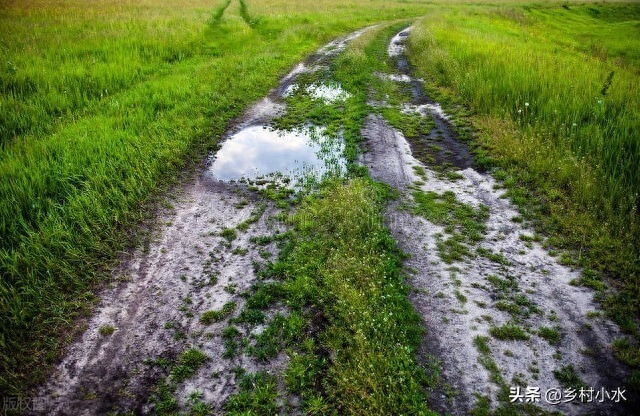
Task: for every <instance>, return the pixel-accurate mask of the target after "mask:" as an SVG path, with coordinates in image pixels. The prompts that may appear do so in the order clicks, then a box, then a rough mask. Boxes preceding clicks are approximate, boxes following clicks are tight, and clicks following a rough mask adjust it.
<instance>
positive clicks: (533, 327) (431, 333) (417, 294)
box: [31, 30, 638, 415]
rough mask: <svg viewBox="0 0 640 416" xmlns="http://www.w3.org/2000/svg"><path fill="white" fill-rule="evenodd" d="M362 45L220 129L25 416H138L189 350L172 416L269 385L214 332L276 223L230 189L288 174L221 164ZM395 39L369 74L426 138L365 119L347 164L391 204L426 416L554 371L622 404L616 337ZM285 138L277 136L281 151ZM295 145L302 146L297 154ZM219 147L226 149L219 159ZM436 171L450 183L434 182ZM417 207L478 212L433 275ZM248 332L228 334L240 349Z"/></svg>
mask: <svg viewBox="0 0 640 416" xmlns="http://www.w3.org/2000/svg"><path fill="white" fill-rule="evenodd" d="M362 33H363V31H358V32H355V33H353V34H352V35H350V36H348V37H346V38H344V39H340V40H337V41H334V42H331V43H330V44H328V45H327V46H325V47H324V48H322V49H320V50H319V51H318V52H317V53H316V54H314V55H312V56H311V57H310V58H308V59H307V60H306V61H305V62H303V63H301V64H299V65H298V66H296V67H295V68H294V69H293V70H292V71H291V72H290V73H289V74H288V75H287V76H285V77H284V78H283V80H282V82H281V83H280V84H279V85H278V86H277V87H276V88H274V90H273V91H272V92H271V93H270V94H269V95H268V96H267V97H265V98H264V99H263V100H261V101H259V102H257V103H256V104H255V105H253V106H252V107H251V108H249V109H248V110H247V111H246V113H245V115H244V116H243V117H242V119H240V120H237V122H236V123H235V124H234V125H233V126H232V127H231V128H229V130H228V131H227V132H226V133H225V135H224V139H226V140H227V142H223V143H222V146H221V149H220V151H219V153H217V154H214V155H212V157H211V160H210V165H209V166H208V167H207V169H206V170H205V171H204V172H201V173H199V174H197V175H196V176H195V177H194V178H193V179H192V180H190V181H189V182H187V183H185V184H183V185H181V186H180V187H178V188H177V189H176V190H175V195H174V196H173V197H172V200H171V205H172V207H171V209H169V210H168V211H167V212H163V213H161V214H159V215H158V220H157V221H158V224H157V227H156V229H155V230H154V238H153V239H152V240H150V241H149V242H148V243H147V244H146V245H145V246H144V247H140V248H139V249H137V250H136V251H135V252H134V253H131V254H130V255H129V256H128V257H127V258H126V260H125V261H123V264H122V266H121V267H120V268H119V269H118V270H116V271H115V272H114V283H113V284H112V285H111V286H110V287H108V288H106V289H105V290H104V291H103V292H102V293H100V299H101V300H100V303H99V305H98V307H97V308H96V310H95V314H94V315H93V316H92V317H91V318H90V319H89V320H88V321H87V323H86V331H85V332H84V334H83V335H82V336H81V337H80V339H78V340H77V341H76V342H75V343H74V344H73V345H71V346H70V347H69V349H68V351H67V353H66V355H65V357H64V358H63V359H62V361H61V362H60V364H59V365H58V366H57V368H56V369H55V372H54V374H53V375H52V377H51V379H50V380H49V381H48V382H47V383H45V384H44V385H43V386H41V388H40V389H39V390H38V393H37V396H36V399H37V400H38V403H39V404H42V406H39V407H42V408H41V409H40V410H37V411H33V412H32V413H31V414H37V415H106V414H109V413H111V412H130V413H133V414H153V413H154V402H153V400H152V397H153V395H154V389H157V387H158V386H159V383H161V382H162V381H163V380H166V379H167V377H168V372H169V370H168V369H167V366H166V365H163V364H162V363H166V362H176V360H178V357H179V356H180V354H181V353H182V352H183V351H185V350H187V349H189V348H196V349H198V350H200V351H201V352H203V353H204V354H205V355H206V357H207V359H206V361H205V362H204V364H203V365H202V366H201V367H199V368H198V369H197V371H196V372H195V374H194V375H193V377H191V378H189V379H188V380H186V381H184V382H181V383H178V384H177V386H176V390H175V392H174V395H175V397H176V399H177V401H178V408H179V409H180V410H181V411H187V409H188V397H189V396H190V395H192V394H193V393H194V392H198V394H201V396H202V401H203V402H205V403H208V404H210V405H211V406H212V409H213V413H214V414H221V413H223V412H224V403H225V402H226V401H227V400H228V398H229V397H230V395H232V394H234V393H235V392H237V376H238V371H237V369H238V368H243V369H245V370H246V371H248V372H255V371H267V372H270V373H281V372H282V370H283V369H284V368H285V367H286V365H287V358H286V355H285V354H280V355H279V356H278V357H276V358H275V359H274V360H272V361H269V362H263V361H258V360H256V359H255V358H252V357H249V356H248V355H246V354H238V355H235V356H233V357H229V358H223V356H224V355H225V349H226V346H225V343H224V339H223V337H222V332H223V329H224V328H225V326H226V325H227V324H228V323H229V320H230V319H232V318H233V317H234V316H237V314H238V313H239V311H240V310H242V307H243V306H244V304H245V301H246V300H245V297H243V296H242V293H243V292H245V291H246V290H248V289H249V288H250V287H251V286H252V285H253V284H254V283H256V282H257V281H258V280H259V276H258V270H259V269H260V264H261V263H263V262H264V261H265V258H269V257H270V256H274V255H275V254H276V252H277V251H278V247H277V243H276V242H271V243H268V244H266V245H258V244H256V239H259V238H260V237H264V236H273V235H276V234H279V233H283V232H286V231H287V226H286V224H283V223H281V222H280V221H278V220H277V218H279V214H280V212H281V211H280V209H279V208H277V206H276V204H275V203H274V202H272V201H270V200H266V199H264V198H263V197H261V196H260V193H258V192H254V191H250V190H249V189H248V188H247V187H246V186H244V185H242V184H238V183H237V182H238V180H239V179H241V178H249V179H252V180H255V179H260V178H262V177H266V176H268V175H269V172H266V171H267V170H272V171H273V172H276V174H277V173H278V172H283V171H286V170H287V169H288V167H287V166H292V165H287V166H284V167H283V166H280V165H278V166H276V167H275V168H272V167H269V168H264V169H262V170H261V169H258V171H257V173H256V172H254V170H256V165H257V164H258V163H257V162H255V161H254V162H252V163H251V164H249V165H248V166H245V167H242V168H241V169H239V168H238V167H239V166H240V164H235V163H234V160H236V159H237V158H238V157H239V156H238V155H239V154H244V155H246V154H247V153H248V152H249V151H250V150H248V149H251V148H252V146H256V144H255V143H253V144H251V143H249V144H247V143H245V145H246V146H248V147H245V148H242V149H241V150H238V149H236V150H235V153H234V151H233V145H234V143H235V144H237V143H238V142H237V141H236V142H234V139H236V140H237V139H238V137H242V135H243V134H245V135H246V134H247V132H249V133H255V134H256V137H262V135H261V134H260V132H261V131H262V130H264V129H265V127H267V126H268V125H269V123H270V121H271V120H273V119H274V118H275V117H277V116H278V115H279V114H282V112H283V111H285V110H286V100H285V98H286V96H287V94H290V93H291V91H292V90H293V89H295V88H297V87H296V82H297V79H298V77H299V76H300V75H301V74H304V73H308V72H315V71H322V70H325V69H326V68H327V67H328V65H329V64H330V62H331V60H332V59H334V58H335V57H336V56H337V55H338V54H340V53H341V52H342V51H343V50H344V49H345V47H346V45H347V44H348V42H349V41H351V40H353V39H355V38H357V37H358V36H360V35H361V34H362ZM409 35H410V31H409V30H403V31H401V32H400V33H399V34H397V35H396V36H395V37H394V38H393V39H392V41H391V43H390V45H389V49H388V53H389V56H390V59H392V60H393V62H395V63H396V64H397V72H395V73H392V74H378V75H379V76H381V77H385V78H388V79H389V80H392V81H393V82H397V83H399V84H400V85H401V86H402V85H404V86H405V87H406V88H408V92H409V94H406V95H407V96H408V97H409V99H408V100H407V102H406V103H404V105H403V106H402V107H401V108H399V110H400V111H402V112H404V113H407V114H411V113H417V114H419V115H420V116H421V117H425V118H429V119H430V120H432V121H433V123H434V124H435V128H433V129H432V131H431V133H429V134H423V135H422V136H420V137H418V138H415V139H411V140H407V139H406V138H405V137H404V135H403V134H402V133H401V132H400V131H398V130H396V129H395V128H393V127H392V126H390V125H389V123H387V122H386V121H385V120H384V119H383V118H382V117H381V116H380V115H378V114H370V115H369V116H367V118H366V121H365V126H364V128H363V130H362V136H363V137H364V138H365V139H366V143H365V146H364V147H365V149H364V151H363V153H362V155H361V158H360V162H361V163H362V164H363V165H365V166H367V167H368V169H369V171H370V174H371V176H372V177H373V178H374V179H376V180H379V181H382V182H385V183H387V184H389V185H391V186H392V187H394V188H396V189H397V190H398V191H400V194H401V198H400V199H399V200H398V201H396V202H394V203H392V204H391V205H390V206H389V207H388V208H387V210H386V212H385V215H386V219H387V224H388V226H389V228H390V230H391V232H392V234H393V236H394V238H395V239H396V240H397V242H398V244H399V246H400V248H401V249H402V250H403V251H404V252H405V253H407V254H408V258H407V259H406V261H405V266H406V270H407V274H408V283H409V284H410V286H411V295H410V300H411V302H412V303H413V305H414V307H415V309H416V310H417V312H418V313H419V314H420V315H421V316H422V318H423V322H424V327H425V331H426V332H425V335H424V338H423V343H422V346H421V348H420V351H419V360H421V362H422V364H424V365H425V366H429V365H430V364H429V363H431V362H432V360H433V359H434V358H435V359H436V360H437V361H438V362H439V363H440V367H441V374H440V381H439V384H438V387H437V388H435V389H434V391H432V392H431V395H430V398H429V405H430V406H431V407H432V408H434V410H437V411H438V412H440V413H442V414H449V415H467V414H469V413H470V412H471V411H472V409H474V408H475V407H476V406H477V405H478V403H479V397H486V398H487V399H488V400H489V401H490V403H491V406H492V407H493V408H496V407H498V406H500V405H504V398H503V399H501V400H502V401H501V400H500V399H499V396H500V395H501V393H504V391H505V389H507V390H508V389H509V387H513V388H516V387H519V388H522V389H526V387H527V386H529V387H536V388H539V389H540V392H541V394H543V395H544V393H545V392H546V391H550V390H551V389H556V388H561V387H562V385H561V382H560V381H559V380H558V378H557V377H556V376H555V375H554V372H558V371H559V370H563V369H565V370H566V369H567V368H569V367H571V368H572V369H573V370H574V371H575V373H576V374H577V375H578V376H579V377H580V379H581V380H582V382H584V385H585V386H587V387H592V388H594V389H601V388H602V389H608V391H611V390H612V389H615V388H617V387H620V388H623V389H624V388H625V386H624V385H622V380H624V379H625V376H626V375H627V369H626V368H625V367H623V366H622V365H621V364H620V363H619V362H617V361H616V360H615V359H614V358H613V354H612V351H611V346H610V345H611V341H612V340H613V339H614V338H615V337H617V336H620V333H619V331H618V329H617V327H616V326H615V325H614V324H612V323H611V322H609V321H608V320H607V319H606V318H605V317H604V314H603V313H601V312H599V308H598V305H597V304H595V303H594V301H593V292H592V291H590V290H589V289H586V288H582V287H577V286H573V285H571V284H570V282H571V281H572V279H576V278H578V277H579V274H580V271H579V270H574V269H570V268H568V267H566V266H562V265H560V264H559V263H558V261H557V259H556V258H554V257H552V256H551V255H550V254H549V253H548V252H547V251H545V250H544V249H543V248H542V246H541V244H540V242H539V241H537V240H536V238H535V235H534V232H533V230H530V229H528V228H525V227H523V226H522V224H521V223H520V222H518V221H516V220H515V219H516V218H517V217H518V212H517V210H516V208H515V207H514V206H512V205H511V204H510V202H509V201H508V200H507V199H505V198H504V191H503V190H502V189H501V188H500V185H499V184H498V183H496V181H495V180H494V179H493V178H492V177H491V176H490V175H489V174H487V173H483V172H478V171H477V170H474V169H473V160H472V157H471V155H470V153H469V149H468V146H467V144H466V143H464V142H461V141H460V140H459V137H458V136H457V135H456V133H455V129H454V128H453V126H452V120H451V119H450V117H449V116H448V115H447V114H446V113H445V112H444V111H443V109H442V107H441V106H440V105H439V104H438V103H437V102H434V101H433V100H430V99H429V97H428V96H427V95H426V94H425V93H424V89H423V86H422V81H421V80H419V79H416V78H415V77H413V75H412V71H411V67H410V65H409V62H408V60H407V58H406V54H405V50H404V47H405V45H404V43H405V41H406V38H407V36H409ZM307 92H308V93H309V94H317V96H316V97H315V98H317V99H321V100H325V102H326V103H328V104H329V103H331V102H332V101H333V100H339V99H341V97H343V96H344V92H343V91H340V90H339V89H337V88H333V87H331V86H328V87H322V86H317V87H314V88H313V89H312V91H307ZM371 104H372V106H374V107H375V106H376V105H379V104H375V103H371ZM243 132H244V133H243ZM298 139H300V138H295V137H290V138H289V139H288V140H287V143H289V144H291V143H296V140H298ZM259 140H262V138H260V139H259ZM307 144H308V143H306V142H304V140H302V142H301V145H305V146H306V145H307ZM225 145H227V146H229V147H230V148H231V151H229V154H225V152H227V150H224V149H225ZM264 146H265V147H264V148H263V149H262V150H259V149H258V150H256V151H258V152H259V153H263V152H264V149H268V148H269V147H270V146H276V145H274V144H272V143H269V142H267V143H266V144H264ZM223 150H224V151H223ZM254 150H255V149H254ZM305 152H307V153H304V154H305V155H309V154H315V151H314V150H312V151H311V153H309V150H308V149H306V150H305ZM272 159H275V157H274V158H272ZM285 159H286V158H285ZM289 159H291V160H294V161H295V160H298V159H302V156H300V155H296V156H294V157H292V158H289ZM224 163H226V164H227V165H226V166H225V165H224ZM310 163H311V162H307V164H310ZM314 163H315V162H314ZM236 165H237V166H236ZM234 169H235V170H234ZM296 169H298V168H297V167H296V166H295V165H293V173H292V175H294V176H295V175H299V174H300V170H296ZM443 170H446V171H448V172H452V173H454V175H449V176H447V175H443V174H442V172H443ZM254 173H255V175H254ZM252 175H253V176H252ZM254 176H255V177H254ZM418 195H436V197H437V198H444V197H445V196H447V198H450V199H454V200H455V201H457V202H456V203H457V204H459V205H464V206H468V207H470V208H469V209H471V210H477V211H482V212H485V213H486V215H485V217H483V221H484V222H483V227H484V233H483V235H482V238H481V239H480V240H479V241H476V242H474V243H473V244H471V243H469V244H466V243H465V244H466V245H465V248H466V249H467V254H466V255H465V256H462V257H458V258H455V259H453V260H451V259H449V260H448V261H445V260H443V256H442V247H443V243H444V242H446V241H448V240H447V239H449V238H450V237H451V238H452V236H451V230H450V229H448V227H446V226H444V225H442V224H439V223H437V222H435V221H431V220H429V219H428V218H426V217H425V216H422V215H419V213H418V212H417V211H415V210H414V209H413V208H412V207H414V206H415V205H416V198H417V196H418ZM232 302H233V304H234V305H235V307H234V308H232V310H231V312H230V313H229V316H228V317H226V318H225V319H222V320H219V321H218V322H207V323H203V320H202V319H201V317H202V316H203V314H204V313H205V312H207V311H220V310H222V309H223V308H224V307H225V305H229V304H231V303H232ZM271 312H273V313H275V312H274V311H271ZM507 324H509V325H517V326H518V327H520V328H521V329H522V333H521V334H519V336H518V337H516V338H515V339H509V338H508V337H500V336H496V335H495V334H496V331H495V330H496V328H502V327H503V326H504V325H507ZM318 325H321V323H318ZM256 330H258V331H259V328H257V329H256V328H253V329H250V328H248V327H247V328H245V327H242V326H240V331H243V334H242V335H244V336H245V337H246V338H247V339H251V332H250V331H256ZM545 331H546V333H547V335H546V336H543V335H544V334H545ZM549 332H551V333H552V334H554V335H555V337H550V336H549V334H548V333H549ZM541 334H542V335H541ZM480 346H482V347H480ZM282 397H284V398H285V400H289V403H287V404H286V406H284V404H283V406H284V407H287V408H288V409H291V411H292V412H293V413H295V412H296V406H297V404H296V403H297V402H298V401H297V399H296V398H295V397H288V396H287V395H286V394H283V395H282ZM626 397H627V399H628V401H627V402H625V403H614V402H613V401H612V400H605V401H604V402H603V403H600V402H592V403H582V404H576V403H577V402H575V401H574V402H567V403H558V404H553V405H552V404H549V403H547V402H545V401H544V396H542V397H541V398H540V400H538V401H537V402H536V403H535V404H536V405H537V406H539V407H541V408H543V409H546V410H549V411H560V412H562V413H564V414H567V415H586V414H592V415H623V414H633V412H634V410H633V409H636V408H637V407H635V406H636V405H637V404H638V403H637V398H633V397H631V396H630V393H629V392H627V393H626Z"/></svg>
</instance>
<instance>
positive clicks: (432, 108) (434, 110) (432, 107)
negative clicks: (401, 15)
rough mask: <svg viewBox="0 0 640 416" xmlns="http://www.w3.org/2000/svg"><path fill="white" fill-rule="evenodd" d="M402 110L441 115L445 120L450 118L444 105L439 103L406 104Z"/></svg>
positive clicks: (425, 114)
mask: <svg viewBox="0 0 640 416" xmlns="http://www.w3.org/2000/svg"><path fill="white" fill-rule="evenodd" d="M402 111H403V112H404V113H418V114H421V115H423V116H427V115H429V114H433V115H434V116H436V117H440V118H441V119H443V120H449V116H448V115H447V113H445V112H444V110H443V109H442V106H441V105H440V104H439V103H433V104H422V105H412V104H405V105H404V106H403V107H402Z"/></svg>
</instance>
